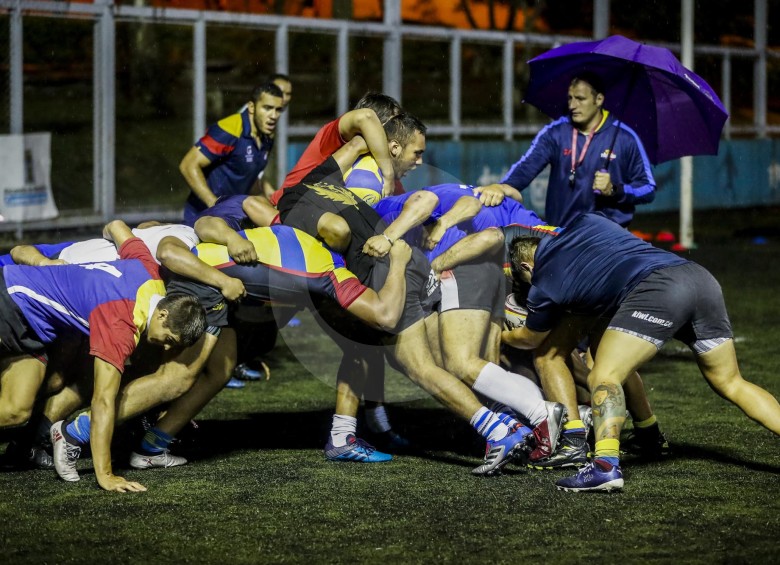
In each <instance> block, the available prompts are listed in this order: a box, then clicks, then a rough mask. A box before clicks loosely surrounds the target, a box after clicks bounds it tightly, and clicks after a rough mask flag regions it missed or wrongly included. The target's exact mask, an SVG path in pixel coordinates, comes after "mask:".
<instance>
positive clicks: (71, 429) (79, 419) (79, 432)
mask: <svg viewBox="0 0 780 565" xmlns="http://www.w3.org/2000/svg"><path fill="white" fill-rule="evenodd" d="M91 431H92V426H91V421H90V412H89V411H87V412H82V413H81V414H79V415H78V416H76V417H75V418H74V419H73V421H72V422H71V423H70V424H68V425H67V426H65V428H63V430H62V437H64V438H65V441H67V442H68V443H71V444H73V445H87V444H88V443H89V436H90V433H91Z"/></svg>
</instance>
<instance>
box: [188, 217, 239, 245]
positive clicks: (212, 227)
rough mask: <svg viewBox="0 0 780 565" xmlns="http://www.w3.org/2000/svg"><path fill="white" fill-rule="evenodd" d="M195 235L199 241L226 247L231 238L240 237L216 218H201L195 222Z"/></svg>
mask: <svg viewBox="0 0 780 565" xmlns="http://www.w3.org/2000/svg"><path fill="white" fill-rule="evenodd" d="M194 228H195V235H197V236H198V237H199V238H200V240H201V241H205V242H208V243H219V244H220V245H227V244H228V241H229V240H230V238H231V237H241V236H240V235H238V234H237V233H236V231H235V230H234V229H232V228H231V227H230V226H229V225H227V222H225V220H223V219H222V218H217V217H216V216H203V217H202V218H198V220H197V221H196V222H195V226H194Z"/></svg>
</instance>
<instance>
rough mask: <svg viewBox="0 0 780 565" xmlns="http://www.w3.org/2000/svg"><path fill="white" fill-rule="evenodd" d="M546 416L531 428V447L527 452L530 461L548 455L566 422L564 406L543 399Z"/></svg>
mask: <svg viewBox="0 0 780 565" xmlns="http://www.w3.org/2000/svg"><path fill="white" fill-rule="evenodd" d="M544 404H545V408H547V418H545V419H544V420H542V422H541V423H540V424H539V425H537V426H536V427H535V428H534V429H533V443H532V444H531V445H532V446H533V449H532V450H531V452H530V453H529V454H528V460H529V461H530V462H531V463H534V462H536V461H539V460H541V459H545V458H547V457H550V456H551V455H552V454H553V453H554V452H555V448H556V447H557V446H558V438H559V437H560V435H561V430H562V429H563V424H564V423H566V407H565V406H564V405H563V404H561V403H560V402H549V401H545V403H544Z"/></svg>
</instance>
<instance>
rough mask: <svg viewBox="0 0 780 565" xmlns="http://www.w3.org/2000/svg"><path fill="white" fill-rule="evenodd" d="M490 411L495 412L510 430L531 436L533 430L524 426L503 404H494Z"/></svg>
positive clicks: (512, 411) (513, 412)
mask: <svg viewBox="0 0 780 565" xmlns="http://www.w3.org/2000/svg"><path fill="white" fill-rule="evenodd" d="M490 409H491V410H492V411H493V412H495V414H496V416H498V419H499V420H501V423H502V424H505V425H506V427H507V428H509V429H510V430H522V431H523V435H526V434H530V433H531V428H528V427H526V426H524V425H523V424H522V423H521V422H520V421H519V420H518V417H517V414H516V413H515V411H514V410H512V409H511V408H510V407H509V406H507V405H506V404H502V403H501V402H494V403H493V404H491V405H490Z"/></svg>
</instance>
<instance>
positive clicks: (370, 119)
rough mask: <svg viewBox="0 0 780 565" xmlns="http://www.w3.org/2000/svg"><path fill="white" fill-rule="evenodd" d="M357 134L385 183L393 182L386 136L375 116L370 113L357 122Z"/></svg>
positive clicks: (393, 172) (392, 170)
mask: <svg viewBox="0 0 780 565" xmlns="http://www.w3.org/2000/svg"><path fill="white" fill-rule="evenodd" d="M357 123H358V128H359V133H360V135H361V136H362V137H363V139H364V140H365V142H366V145H367V146H368V150H369V151H370V152H371V155H372V156H373V157H374V160H375V161H376V162H377V165H379V170H381V171H382V176H383V177H384V180H385V182H394V181H395V170H394V169H393V161H392V159H391V157H390V149H389V148H388V146H387V136H386V135H385V129H384V127H383V126H382V123H381V122H380V121H379V118H377V117H376V114H375V113H374V112H373V111H371V112H370V114H368V113H367V114H365V115H363V116H362V117H361V118H360V119H359V120H358V122H357Z"/></svg>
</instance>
